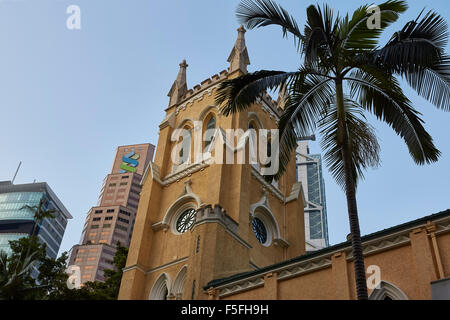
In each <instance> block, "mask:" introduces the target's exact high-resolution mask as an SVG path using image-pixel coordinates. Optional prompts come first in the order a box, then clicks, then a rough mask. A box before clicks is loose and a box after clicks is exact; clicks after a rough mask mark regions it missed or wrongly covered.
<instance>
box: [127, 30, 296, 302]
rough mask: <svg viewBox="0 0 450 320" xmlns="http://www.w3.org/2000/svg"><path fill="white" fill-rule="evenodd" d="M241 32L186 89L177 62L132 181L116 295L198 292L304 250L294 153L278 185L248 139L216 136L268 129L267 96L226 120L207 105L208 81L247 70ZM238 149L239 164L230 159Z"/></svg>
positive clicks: (211, 84) (210, 96) (210, 101)
mask: <svg viewBox="0 0 450 320" xmlns="http://www.w3.org/2000/svg"><path fill="white" fill-rule="evenodd" d="M244 33H245V30H244V29H243V28H239V30H238V38H237V40H236V43H235V45H234V47H233V49H232V51H231V53H230V55H229V58H228V62H229V63H230V65H229V68H228V70H224V71H222V72H220V73H219V74H218V75H214V76H212V78H210V79H206V80H205V81H203V82H202V83H201V84H200V85H197V86H195V87H194V89H193V90H187V85H186V68H187V64H186V62H185V61H183V62H182V63H181V64H180V70H179V72H178V76H177V78H176V80H175V82H174V84H173V85H172V87H171V89H170V91H169V98H170V101H169V106H168V108H167V109H166V117H165V119H164V120H163V121H162V123H161V124H160V126H159V128H160V131H159V141H158V146H157V152H156V154H155V160H154V162H150V163H149V164H148V166H147V168H146V170H145V172H144V176H143V179H142V192H141V200H140V203H139V207H138V212H137V216H136V224H135V229H134V232H133V236H132V239H131V244H130V250H129V254H128V259H127V265H126V268H125V269H124V274H123V278H122V285H121V290H120V294H119V298H120V299H168V298H170V299H200V298H202V297H204V292H203V289H202V288H203V286H204V285H206V284H207V283H208V282H209V281H211V280H212V279H217V278H221V277H226V276H231V275H233V274H236V273H240V272H247V271H252V270H258V269H259V268H262V267H265V266H268V265H270V264H273V263H277V262H281V261H283V260H285V259H290V258H293V257H295V256H298V255H300V254H303V253H305V244H304V230H305V228H304V218H303V203H304V199H303V192H302V190H301V184H300V183H299V182H298V181H296V170H295V159H294V160H293V161H291V163H290V165H289V168H288V169H287V172H286V173H285V175H284V176H283V177H282V178H281V179H280V180H279V181H278V182H272V183H270V182H267V181H266V180H265V179H264V176H263V172H264V170H265V169H268V168H267V165H268V164H267V163H265V164H264V163H263V162H261V163H259V162H260V161H259V160H260V159H258V162H257V163H250V161H248V160H249V150H248V149H247V147H245V146H244V145H245V144H243V142H244V140H245V139H247V138H248V139H250V138H249V136H245V137H244V136H243V137H241V138H239V139H238V138H235V137H234V138H230V137H227V133H226V130H227V129H235V130H238V129H242V130H243V131H246V130H247V129H253V130H255V132H257V133H259V132H260V130H261V129H275V128H276V124H277V119H278V116H279V109H278V107H277V105H276V103H275V101H274V100H272V98H271V97H270V96H268V95H264V96H263V97H262V98H261V100H260V101H258V102H257V103H255V104H254V105H253V106H252V107H250V108H249V109H248V112H241V113H236V114H232V115H230V116H228V117H226V116H224V115H222V114H221V113H220V112H219V110H218V107H217V106H216V104H215V99H214V94H215V91H216V89H217V87H218V85H219V84H220V83H221V82H222V81H224V80H226V79H232V78H235V77H237V76H239V75H241V74H244V73H246V72H247V65H248V64H249V63H250V61H249V57H248V53H247V48H246V45H245V39H244ZM207 129H209V130H211V131H208V130H207ZM208 132H212V134H208ZM246 137H247V138H246ZM245 141H246V140H245ZM196 143H198V144H196ZM246 145H248V144H246ZM199 151H200V152H199ZM200 153H202V155H201V157H200V155H199V154H200ZM172 155H175V157H172ZM242 156H243V157H245V159H247V161H244V162H243V163H242V162H240V163H238V158H240V157H242ZM199 157H200V158H199ZM227 157H232V158H233V162H234V164H230V163H229V162H227V161H226V158H227ZM213 158H214V159H217V161H214V160H213Z"/></svg>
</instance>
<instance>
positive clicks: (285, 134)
mask: <svg viewBox="0 0 450 320" xmlns="http://www.w3.org/2000/svg"><path fill="white" fill-rule="evenodd" d="M332 100H333V81H332V79H331V78H328V77H324V76H320V75H315V74H311V73H309V72H308V69H302V70H301V71H300V73H299V74H298V75H297V76H296V78H295V79H293V80H292V83H291V85H290V86H289V97H288V99H287V102H286V107H285V110H284V112H283V114H282V115H281V117H280V120H279V122H278V129H279V130H280V131H279V136H280V151H279V170H278V173H277V174H276V175H275V176H274V178H275V179H276V180H278V179H279V178H280V177H281V176H282V174H283V173H284V172H285V170H286V168H287V166H288V164H289V161H290V159H291V156H292V151H293V150H294V149H295V147H296V146H297V141H298V139H299V138H300V137H303V136H307V135H310V134H311V133H312V132H314V130H315V129H316V125H317V122H318V121H319V120H320V119H321V118H322V117H323V114H324V113H325V110H326V108H327V106H328V105H329V104H330V103H331V101H332Z"/></svg>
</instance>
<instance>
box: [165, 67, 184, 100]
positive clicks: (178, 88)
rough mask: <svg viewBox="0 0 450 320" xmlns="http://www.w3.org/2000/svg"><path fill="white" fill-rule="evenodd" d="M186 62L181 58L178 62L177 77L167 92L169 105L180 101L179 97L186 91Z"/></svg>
mask: <svg viewBox="0 0 450 320" xmlns="http://www.w3.org/2000/svg"><path fill="white" fill-rule="evenodd" d="M187 67H188V64H187V63H186V60H183V61H182V62H181V63H180V71H178V75H177V79H176V80H175V82H174V83H173V85H172V87H171V88H170V91H169V93H168V94H167V95H168V96H169V97H170V101H169V107H171V106H173V105H174V104H177V103H178V102H180V100H181V97H183V95H184V94H185V93H186V92H187V84H186V68H187Z"/></svg>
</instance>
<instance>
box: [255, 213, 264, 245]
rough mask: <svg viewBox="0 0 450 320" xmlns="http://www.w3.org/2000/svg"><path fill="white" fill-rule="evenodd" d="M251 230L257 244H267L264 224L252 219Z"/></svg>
mask: <svg viewBox="0 0 450 320" xmlns="http://www.w3.org/2000/svg"><path fill="white" fill-rule="evenodd" d="M252 229H253V233H254V234H255V236H256V239H258V241H259V243H261V244H265V243H266V242H267V229H266V226H265V225H264V223H263V222H262V221H261V220H260V219H258V218H253V221H252Z"/></svg>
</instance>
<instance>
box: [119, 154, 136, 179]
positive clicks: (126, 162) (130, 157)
mask: <svg viewBox="0 0 450 320" xmlns="http://www.w3.org/2000/svg"><path fill="white" fill-rule="evenodd" d="M139 158H140V156H139V155H138V154H137V153H135V152H134V149H131V152H130V153H128V154H126V155H124V156H123V157H122V163H121V164H120V169H121V170H119V173H125V172H132V173H134V172H136V167H137V166H138V165H139V161H138V159H139Z"/></svg>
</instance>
